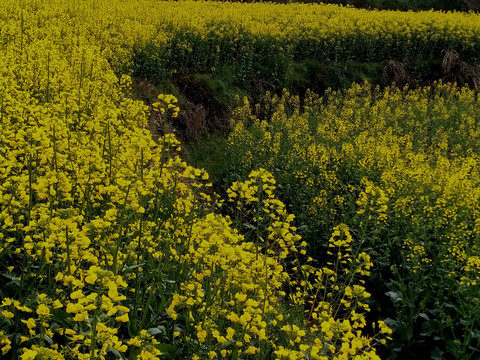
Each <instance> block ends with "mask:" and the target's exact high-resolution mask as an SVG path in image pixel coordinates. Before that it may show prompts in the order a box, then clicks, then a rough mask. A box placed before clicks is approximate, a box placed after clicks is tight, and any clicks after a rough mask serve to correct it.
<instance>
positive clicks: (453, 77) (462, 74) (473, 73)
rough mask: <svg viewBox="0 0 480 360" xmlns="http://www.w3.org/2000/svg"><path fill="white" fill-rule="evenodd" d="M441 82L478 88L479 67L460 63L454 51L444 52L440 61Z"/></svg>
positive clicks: (479, 84)
mask: <svg viewBox="0 0 480 360" xmlns="http://www.w3.org/2000/svg"><path fill="white" fill-rule="evenodd" d="M442 73H443V80H444V81H449V82H455V83H457V84H458V85H461V86H463V85H469V86H470V87H471V88H475V89H479V88H480V65H468V64H466V63H464V62H462V61H461V59H460V55H459V54H458V53H457V52H456V51H455V50H446V51H444V55H443V59H442Z"/></svg>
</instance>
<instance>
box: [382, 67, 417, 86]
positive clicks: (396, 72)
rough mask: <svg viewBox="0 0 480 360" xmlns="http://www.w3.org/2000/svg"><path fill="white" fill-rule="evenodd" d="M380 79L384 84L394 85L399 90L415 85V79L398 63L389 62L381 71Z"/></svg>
mask: <svg viewBox="0 0 480 360" xmlns="http://www.w3.org/2000/svg"><path fill="white" fill-rule="evenodd" d="M382 77H383V80H384V81H385V82H386V83H388V84H390V83H395V85H396V86H398V87H399V88H404V87H405V86H409V87H414V86H415V85H416V81H415V78H414V77H413V76H412V74H410V73H409V72H408V71H407V70H406V69H405V66H403V64H402V63H401V62H398V61H393V60H390V61H389V62H388V63H387V65H385V66H384V67H383V69H382Z"/></svg>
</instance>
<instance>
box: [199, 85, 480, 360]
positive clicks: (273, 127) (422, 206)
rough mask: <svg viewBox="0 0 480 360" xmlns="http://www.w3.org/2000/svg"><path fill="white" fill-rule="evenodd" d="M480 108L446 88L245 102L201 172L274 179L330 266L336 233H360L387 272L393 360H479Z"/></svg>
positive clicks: (383, 276) (380, 304)
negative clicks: (254, 173) (259, 173)
mask: <svg viewBox="0 0 480 360" xmlns="http://www.w3.org/2000/svg"><path fill="white" fill-rule="evenodd" d="M479 109H480V102H479V98H478V93H476V92H475V91H471V90H468V89H466V88H457V87H456V86H453V85H451V84H441V83H440V84H435V86H432V87H425V88H420V89H417V90H410V91H402V90H399V89H396V88H386V89H385V90H380V89H379V88H375V87H373V86H371V85H369V84H363V85H355V86H353V87H352V88H350V89H348V90H346V91H344V92H332V91H329V92H327V93H326V94H325V95H324V96H323V97H320V96H319V95H315V94H313V93H310V94H308V95H307V97H306V98H305V99H303V101H302V102H300V99H299V98H298V97H296V96H292V95H290V94H289V93H288V92H284V93H283V95H281V96H277V95H267V96H265V97H264V98H263V100H262V101H261V102H260V103H258V104H255V105H253V104H250V103H249V102H248V100H246V99H245V102H244V103H243V104H242V105H241V106H239V107H238V108H237V109H236V110H235V111H234V116H233V120H232V126H233V130H232V132H231V133H230V135H229V137H228V141H218V140H215V141H212V142H211V145H210V146H207V145H206V144H208V142H207V143H206V144H204V145H203V148H202V147H200V148H199V149H198V151H199V152H201V153H200V154H201V155H198V156H197V158H198V159H200V161H199V160H197V162H198V164H202V166H205V167H207V169H208V170H209V171H210V173H211V175H212V176H213V178H214V179H216V184H217V185H222V182H223V181H225V182H227V183H229V182H231V181H234V180H236V179H243V178H245V177H246V175H247V174H248V172H249V171H250V170H251V169H256V168H258V167H264V168H266V169H268V170H269V171H271V172H272V173H273V174H274V176H275V178H276V179H277V181H278V188H279V196H280V198H282V199H283V200H284V201H285V203H286V205H287V207H288V208H289V209H291V211H292V212H293V213H294V214H295V215H296V223H297V225H298V229H299V233H300V234H302V236H303V238H304V239H305V241H306V242H307V243H308V250H309V255H310V256H312V257H313V258H315V259H316V260H318V261H319V262H320V263H322V262H324V261H325V259H324V256H323V249H324V247H325V246H326V242H325V239H326V237H327V236H328V233H329V229H330V228H331V226H332V224H339V223H343V224H346V225H347V226H348V227H349V228H350V230H351V232H352V235H353V236H354V238H355V239H356V240H357V242H355V243H354V246H358V247H359V248H361V249H362V251H366V252H367V253H369V254H370V255H371V256H372V260H373V263H374V264H375V266H374V269H373V274H372V276H371V278H370V282H369V284H370V287H371V289H375V290H374V291H373V294H372V303H371V306H372V308H375V309H377V311H378V312H377V313H376V316H380V317H389V318H390V320H391V322H390V323H389V324H390V325H391V326H392V328H393V329H394V336H393V338H394V343H393V344H392V346H391V348H390V350H391V351H392V352H391V354H390V356H399V357H400V358H404V357H407V356H412V357H416V358H429V357H430V356H431V357H432V358H450V357H452V358H455V359H473V358H476V357H478V355H479V354H478V349H479V345H480V332H479V331H478V329H479V327H478V325H479V324H480V318H479V314H480V311H479V310H480V308H479V306H480V298H479V294H480V293H479V286H480V282H479V278H480V207H479V204H480V170H479V169H480V168H479V164H480V147H479V137H480V127H479V124H480V118H479ZM212 139H215V138H212ZM202 151H203V152H202ZM206 154H210V155H209V156H207V155H206ZM223 186H225V185H223ZM394 349H395V350H394ZM395 354H396V355H395ZM407 354H408V355H407Z"/></svg>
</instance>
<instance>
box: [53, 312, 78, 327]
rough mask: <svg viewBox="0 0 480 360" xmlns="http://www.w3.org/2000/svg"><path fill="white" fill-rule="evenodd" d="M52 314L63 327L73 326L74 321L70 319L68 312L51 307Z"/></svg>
mask: <svg viewBox="0 0 480 360" xmlns="http://www.w3.org/2000/svg"><path fill="white" fill-rule="evenodd" d="M52 315H53V319H54V320H55V321H57V322H59V323H60V324H62V325H63V326H64V327H67V328H73V327H74V324H75V323H74V322H73V321H72V318H71V316H70V314H69V313H67V312H66V311H64V310H62V309H52Z"/></svg>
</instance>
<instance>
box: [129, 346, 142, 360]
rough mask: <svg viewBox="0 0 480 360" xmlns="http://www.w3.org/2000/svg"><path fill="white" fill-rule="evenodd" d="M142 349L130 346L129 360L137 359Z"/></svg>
mask: <svg viewBox="0 0 480 360" xmlns="http://www.w3.org/2000/svg"><path fill="white" fill-rule="evenodd" d="M141 350H142V349H138V348H133V349H132V348H130V353H129V354H128V360H135V359H136V358H137V357H138V355H140V352H141Z"/></svg>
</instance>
